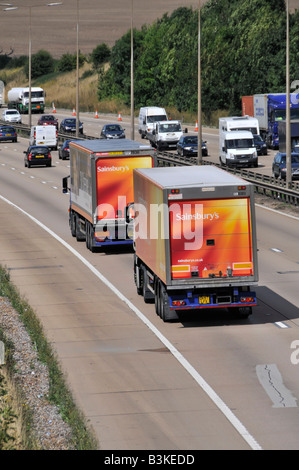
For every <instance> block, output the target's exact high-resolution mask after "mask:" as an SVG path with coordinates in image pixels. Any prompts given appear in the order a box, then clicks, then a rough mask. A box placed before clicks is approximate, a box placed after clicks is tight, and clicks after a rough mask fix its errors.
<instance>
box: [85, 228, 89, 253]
mask: <svg viewBox="0 0 299 470" xmlns="http://www.w3.org/2000/svg"><path fill="white" fill-rule="evenodd" d="M85 243H86V248H87V249H88V250H90V226H89V223H87V224H86V236H85Z"/></svg>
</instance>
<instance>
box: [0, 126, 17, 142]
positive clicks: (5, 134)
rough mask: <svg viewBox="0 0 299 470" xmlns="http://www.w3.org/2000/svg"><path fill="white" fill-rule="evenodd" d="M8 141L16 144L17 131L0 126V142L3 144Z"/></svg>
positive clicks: (10, 127) (9, 127)
mask: <svg viewBox="0 0 299 470" xmlns="http://www.w3.org/2000/svg"><path fill="white" fill-rule="evenodd" d="M8 140H11V141H12V142H17V140H18V138H17V131H16V130H15V128H14V127H12V126H0V141H1V142H4V141H8Z"/></svg>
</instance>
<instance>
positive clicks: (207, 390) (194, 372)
mask: <svg viewBox="0 0 299 470" xmlns="http://www.w3.org/2000/svg"><path fill="white" fill-rule="evenodd" d="M0 199H2V201H4V202H6V203H7V204H9V205H11V206H12V207H14V208H15V209H17V210H19V211H20V212H22V214H24V215H26V216H27V217H29V218H30V219H31V220H32V221H33V222H35V223H36V224H37V225H38V226H39V227H41V228H42V229H43V230H45V231H46V232H47V233H49V234H50V235H51V236H52V237H53V238H55V239H56V240H57V241H58V242H59V243H61V244H62V245H63V246H64V247H65V248H67V249H68V250H69V251H70V252H71V253H72V254H73V255H75V256H76V257H77V258H78V259H79V260H80V261H81V262H82V263H83V264H84V265H85V266H86V267H87V268H88V269H90V271H92V272H93V273H94V274H95V276H97V277H98V279H100V280H101V281H102V282H103V283H104V284H105V285H106V286H107V287H109V289H111V291H112V292H113V293H114V294H115V295H116V296H117V297H118V298H119V299H121V300H122V301H123V302H124V303H125V304H126V305H127V306H128V307H129V308H130V309H131V310H132V311H133V312H134V313H135V314H136V315H137V316H138V318H139V319H140V320H141V321H142V322H143V323H144V324H145V325H146V326H147V327H148V328H149V329H150V330H151V331H152V332H153V333H154V334H155V335H156V336H157V338H159V339H160V341H161V342H162V343H163V344H164V346H165V347H167V348H168V349H169V351H170V352H171V353H172V354H173V356H174V357H175V358H176V359H177V360H178V362H179V363H180V364H181V365H182V366H183V367H184V368H185V369H186V371H187V372H188V373H189V374H190V375H191V376H192V377H193V378H194V380H195V381H196V382H197V383H198V385H199V386H200V387H201V388H202V390H203V391H204V392H205V393H206V394H207V395H208V396H209V398H210V399H211V400H212V401H213V402H214V404H215V405H216V406H217V407H218V408H219V410H220V411H221V412H222V413H223V415H224V416H225V417H226V418H227V419H228V420H229V422H230V423H231V424H232V425H233V426H234V428H235V429H236V431H237V432H238V433H239V434H240V435H241V436H242V437H243V439H244V440H245V441H246V442H247V444H248V445H249V446H250V447H251V449H253V450H262V447H261V446H260V445H259V444H258V442H257V441H256V440H255V439H254V437H253V436H252V435H251V434H250V433H249V432H248V431H247V429H246V428H245V426H244V425H243V424H242V423H241V421H240V420H239V419H238V418H237V417H236V416H235V415H234V414H233V413H232V411H231V410H230V409H229V407H228V406H227V405H226V404H225V403H224V402H223V401H222V399H221V398H220V397H219V396H218V395H217V393H216V392H215V391H214V390H213V389H212V388H211V387H210V385H209V384H208V383H207V382H206V381H205V380H204V379H203V377H202V376H201V375H200V374H199V373H198V372H197V370H196V369H194V367H193V366H192V365H191V364H190V363H189V362H188V361H187V360H186V359H185V358H184V356H182V354H181V353H180V352H179V351H178V350H177V349H176V348H175V347H174V346H173V345H172V344H171V343H170V341H168V339H167V338H166V337H165V336H164V335H163V334H162V333H161V332H160V331H159V330H158V329H157V328H156V327H155V326H154V325H153V324H152V323H151V322H150V321H149V320H148V319H147V318H146V316H145V315H144V314H143V313H142V312H141V311H140V310H139V309H138V308H137V307H135V305H134V304H132V302H131V301H130V300H129V299H127V298H126V297H125V296H124V295H123V294H122V293H121V292H120V291H119V290H118V289H117V288H116V287H115V286H114V285H113V284H112V283H111V282H110V281H109V280H108V279H106V278H105V276H103V274H101V273H100V271H98V270H97V269H96V268H95V267H94V266H93V265H92V264H91V263H90V262H89V261H87V260H86V259H85V258H84V257H83V256H82V255H81V254H80V253H79V252H78V251H77V250H75V249H74V248H73V247H72V246H71V245H69V244H68V243H67V242H66V241H65V240H63V239H62V238H61V237H59V235H57V234H56V233H55V232H53V231H52V230H51V229H50V228H48V227H47V226H46V225H44V224H43V223H42V222H40V221H39V220H38V219H36V218H35V217H33V216H32V215H31V214H29V213H28V212H26V211H24V210H23V209H22V208H20V207H19V206H17V205H16V204H14V203H13V202H11V201H9V200H8V199H6V198H5V197H4V196H2V195H0Z"/></svg>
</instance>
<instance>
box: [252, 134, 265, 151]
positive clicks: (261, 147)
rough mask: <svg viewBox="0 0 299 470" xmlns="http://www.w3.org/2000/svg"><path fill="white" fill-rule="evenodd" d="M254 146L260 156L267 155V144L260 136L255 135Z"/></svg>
mask: <svg viewBox="0 0 299 470" xmlns="http://www.w3.org/2000/svg"><path fill="white" fill-rule="evenodd" d="M253 140H254V146H255V148H256V152H257V154H258V155H267V154H268V148H267V144H266V142H264V140H263V139H262V138H261V136H260V135H258V134H253Z"/></svg>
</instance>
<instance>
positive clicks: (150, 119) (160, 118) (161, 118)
mask: <svg viewBox="0 0 299 470" xmlns="http://www.w3.org/2000/svg"><path fill="white" fill-rule="evenodd" d="M158 121H167V117H166V116H165V115H161V116H147V122H158Z"/></svg>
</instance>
